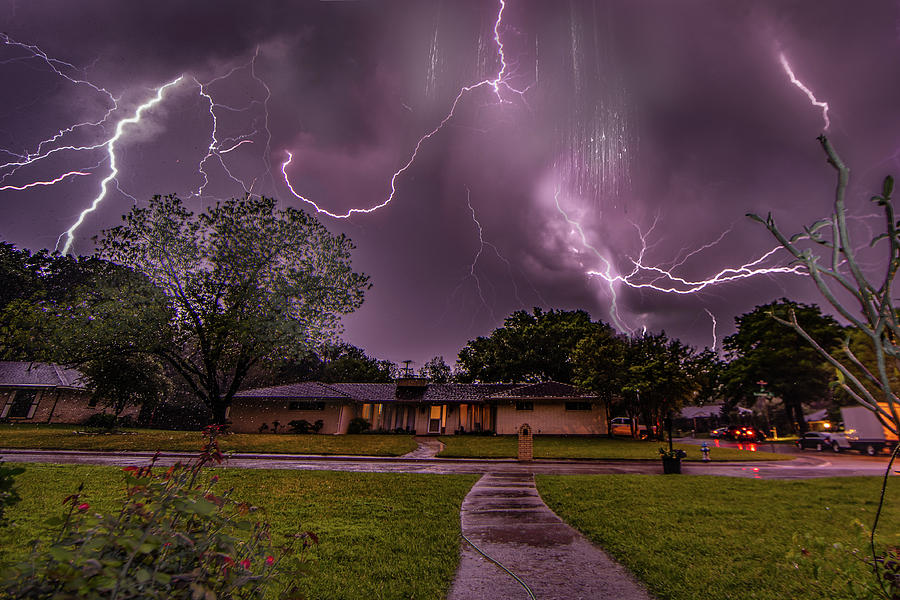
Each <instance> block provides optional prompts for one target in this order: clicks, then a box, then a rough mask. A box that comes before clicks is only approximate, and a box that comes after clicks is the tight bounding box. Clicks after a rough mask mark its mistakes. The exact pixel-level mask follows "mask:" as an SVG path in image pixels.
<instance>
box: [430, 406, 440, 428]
mask: <svg viewBox="0 0 900 600" xmlns="http://www.w3.org/2000/svg"><path fill="white" fill-rule="evenodd" d="M440 432H441V407H440V406H431V407H430V408H429V413H428V433H440Z"/></svg>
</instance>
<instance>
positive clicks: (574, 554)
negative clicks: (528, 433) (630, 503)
mask: <svg viewBox="0 0 900 600" xmlns="http://www.w3.org/2000/svg"><path fill="white" fill-rule="evenodd" d="M461 524H462V532H463V535H464V536H466V537H467V538H468V539H469V540H471V542H472V543H474V544H475V545H476V546H477V547H478V548H480V549H481V551H482V552H484V553H485V554H487V555H488V556H490V557H491V558H493V559H494V560H496V561H497V562H499V563H501V564H502V565H503V566H505V567H506V568H507V569H509V570H510V571H512V572H513V573H515V574H516V576H517V577H518V578H519V579H521V580H522V581H523V582H524V583H525V584H526V585H527V586H528V588H530V590H531V592H532V593H533V594H534V597H536V598H540V599H541V600H557V599H558V600H577V599H588V598H590V599H597V600H602V599H610V600H612V599H616V600H649V599H650V598H651V596H650V595H649V593H648V592H647V591H646V590H645V589H644V587H643V586H642V585H641V584H639V583H638V582H637V581H636V580H635V579H634V577H632V576H631V574H630V573H628V571H626V570H625V568H624V567H622V565H620V564H619V563H617V562H615V561H614V560H612V559H611V558H610V557H609V556H608V555H607V554H606V553H605V552H604V551H602V550H600V549H599V548H597V547H596V546H594V545H593V544H591V543H590V542H589V541H588V540H587V539H585V538H584V536H582V535H581V534H580V533H578V532H577V531H575V530H574V529H572V528H571V527H569V526H568V525H566V524H565V523H563V521H562V520H561V519H560V518H559V517H557V516H556V514H554V513H553V511H551V510H550V509H549V508H548V507H547V505H546V504H544V502H543V500H541V497H540V496H539V495H538V492H537V488H536V487H535V484H534V476H533V475H526V474H512V473H489V474H487V475H484V476H483V477H482V478H481V479H480V480H478V482H477V483H476V484H475V485H474V486H473V487H472V490H471V491H470V492H469V494H468V495H467V496H466V498H465V500H464V501H463V504H462V512H461ZM530 597H531V596H530V595H529V593H528V590H526V589H525V587H524V586H523V585H522V584H521V583H519V582H518V581H516V580H515V579H514V578H513V577H512V576H510V575H509V574H508V573H507V572H506V571H504V570H503V569H501V568H500V567H498V566H497V565H496V564H495V563H494V562H491V561H489V560H487V559H486V558H485V557H484V556H483V555H482V554H480V553H479V552H478V551H476V550H475V549H474V548H473V547H472V546H471V545H470V544H468V543H466V542H465V541H463V542H462V552H461V558H460V563H459V568H458V569H457V571H456V578H455V579H454V581H453V587H452V589H451V591H450V594H449V596H448V597H447V598H448V600H476V599H478V600H480V599H482V598H491V599H497V600H506V599H518V598H523V599H528V598H530Z"/></svg>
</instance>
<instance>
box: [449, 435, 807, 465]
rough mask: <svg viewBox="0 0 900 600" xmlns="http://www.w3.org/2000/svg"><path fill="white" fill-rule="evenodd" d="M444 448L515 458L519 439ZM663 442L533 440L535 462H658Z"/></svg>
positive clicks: (742, 455)
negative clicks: (550, 459) (547, 460)
mask: <svg viewBox="0 0 900 600" xmlns="http://www.w3.org/2000/svg"><path fill="white" fill-rule="evenodd" d="M440 440H441V442H443V444H444V445H445V448H444V450H443V451H442V452H440V453H439V454H438V456H440V457H442V458H451V457H452V458H515V457H516V453H517V450H518V442H517V438H516V436H512V435H500V436H478V435H458V436H445V437H441V438H440ZM660 446H667V444H664V443H662V442H646V441H638V440H631V439H626V438H616V439H612V440H611V439H609V438H606V437H562V436H549V435H547V436H543V435H542V436H534V457H535V458H593V459H610V460H659V447H660ZM675 447H676V448H681V449H683V450H684V451H685V452H687V454H688V456H687V458H686V459H685V460H695V461H699V460H702V459H703V455H702V454H701V453H700V447H699V446H694V445H691V444H675ZM710 458H711V459H712V460H714V461H732V460H740V461H746V460H790V459H791V458H792V457H790V456H785V455H783V454H774V453H771V452H748V451H745V450H737V449H735V448H713V449H712V451H711V452H710Z"/></svg>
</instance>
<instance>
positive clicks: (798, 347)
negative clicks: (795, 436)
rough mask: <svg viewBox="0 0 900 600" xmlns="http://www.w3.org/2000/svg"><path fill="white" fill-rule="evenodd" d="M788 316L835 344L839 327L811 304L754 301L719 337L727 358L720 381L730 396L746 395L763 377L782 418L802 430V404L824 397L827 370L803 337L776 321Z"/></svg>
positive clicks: (829, 345) (814, 335)
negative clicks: (727, 332)
mask: <svg viewBox="0 0 900 600" xmlns="http://www.w3.org/2000/svg"><path fill="white" fill-rule="evenodd" d="M789 315H794V318H796V320H797V322H798V323H799V324H800V325H801V326H802V327H803V329H804V331H806V332H807V334H808V335H809V336H811V337H812V338H813V339H815V340H816V343H817V344H819V345H820V346H821V347H823V348H828V349H832V350H833V349H835V348H837V347H838V346H839V344H840V339H841V336H842V329H841V326H840V325H839V324H838V323H837V321H835V320H834V319H833V318H832V317H830V316H828V315H823V314H822V313H821V311H820V310H819V307H817V306H815V305H806V304H800V303H797V302H792V301H790V300H787V299H785V298H782V299H781V300H779V301H776V302H772V303H770V304H766V305H763V306H757V307H756V308H755V309H753V311H751V312H749V313H746V314H743V315H741V316H739V317H737V318H736V319H735V323H736V325H737V332H736V333H735V334H734V335H731V336H729V337H727V338H725V340H724V342H723V347H724V348H725V350H726V352H728V355H729V358H730V359H731V360H730V363H729V365H728V368H727V370H726V373H725V383H726V386H727V389H728V391H729V393H730V394H731V395H732V396H736V397H742V398H751V397H752V395H753V393H754V392H756V391H758V389H759V385H758V382H759V381H765V382H766V388H767V389H768V391H770V392H772V393H773V394H775V395H776V396H779V397H781V399H782V401H783V402H784V408H785V412H786V416H787V420H788V422H789V423H791V424H792V426H793V427H795V428H799V429H800V431H806V421H805V420H804V419H803V403H804V402H809V401H811V400H816V399H822V398H826V397H827V396H828V390H829V381H830V380H831V377H832V369H830V368H829V367H828V364H827V363H826V362H825V360H824V359H823V358H822V356H821V355H820V354H819V353H818V352H817V351H816V350H815V349H814V348H813V347H812V346H810V345H809V344H807V343H806V341H805V339H804V338H803V336H801V335H800V334H799V333H798V332H797V331H795V330H794V329H792V328H790V327H785V326H783V325H781V324H780V323H778V322H777V320H779V319H780V320H781V321H784V320H785V319H788V318H789Z"/></svg>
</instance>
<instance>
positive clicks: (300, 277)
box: [57, 195, 369, 422]
mask: <svg viewBox="0 0 900 600" xmlns="http://www.w3.org/2000/svg"><path fill="white" fill-rule="evenodd" d="M123 220H124V224H123V225H120V226H118V227H114V228H113V229H110V230H107V231H104V232H103V235H102V237H101V238H100V240H99V241H98V243H97V245H98V254H99V256H101V257H102V258H104V259H107V260H110V261H112V262H114V263H117V264H119V265H123V266H125V267H128V268H129V269H133V270H134V272H136V273H138V274H139V275H140V276H141V277H142V278H144V279H145V280H146V282H147V284H149V287H148V288H147V289H145V292H146V294H148V295H143V294H142V293H140V291H139V290H138V289H137V287H138V286H139V285H140V284H139V283H133V285H132V286H131V287H130V288H124V287H120V288H117V289H114V290H109V289H106V290H98V291H96V292H95V293H93V294H85V295H83V296H82V297H80V298H79V302H78V303H73V304H72V305H69V306H61V307H58V308H61V309H62V310H59V311H57V316H58V317H61V318H65V317H69V318H70V320H71V321H72V322H73V323H77V324H78V327H68V328H65V329H66V332H67V335H70V336H72V337H73V338H77V339H79V340H81V341H82V343H83V345H84V346H88V345H89V344H91V343H92V344H93V345H94V346H96V347H101V348H103V349H104V350H105V351H106V352H115V351H119V352H123V353H129V354H133V353H143V354H152V355H155V356H157V357H158V358H160V359H161V360H163V361H165V362H166V363H168V364H169V365H170V366H171V367H172V368H173V369H174V371H175V372H176V373H177V374H178V375H179V376H180V377H181V378H182V379H183V380H184V382H185V383H186V384H187V386H188V387H189V389H190V390H191V392H192V393H194V394H195V395H196V396H197V397H198V398H200V400H202V401H203V403H204V404H205V405H206V406H207V407H208V408H209V409H210V410H211V411H212V413H213V416H214V419H215V420H216V421H217V422H224V420H225V411H226V408H227V407H228V406H229V404H230V403H231V398H232V397H233V395H234V394H235V392H237V390H238V389H239V388H240V386H241V383H242V382H243V381H244V379H245V377H246V376H247V374H248V373H249V372H250V370H251V369H252V368H253V367H254V365H256V364H258V363H260V362H261V361H263V360H264V359H270V360H274V359H284V358H290V357H301V356H303V355H305V354H306V353H308V352H309V350H311V349H313V348H315V347H318V346H319V345H321V344H322V343H324V342H327V341H329V340H330V339H332V338H333V336H334V335H335V333H336V332H337V331H338V330H339V325H340V316H341V315H343V314H346V313H349V312H351V311H353V310H354V309H356V308H358V307H359V306H360V304H361V303H362V301H363V294H364V292H365V290H366V289H368V287H369V285H368V278H367V277H366V276H364V275H361V274H358V273H354V272H353V271H352V269H351V268H350V251H351V250H352V249H353V245H352V244H351V242H350V240H349V239H347V238H346V237H345V236H343V235H341V236H334V235H332V234H331V233H329V232H328V230H327V229H325V227H324V226H323V225H322V224H321V223H319V222H318V221H317V220H316V219H315V218H313V217H312V216H310V215H308V214H306V213H304V212H303V211H300V210H296V209H292V208H286V209H284V210H276V207H275V200H273V199H271V198H264V197H263V198H258V199H257V198H251V197H249V196H248V197H245V198H242V199H235V200H229V201H227V202H223V203H221V204H218V205H216V206H212V207H209V208H207V209H206V210H205V211H204V212H203V213H200V214H199V215H196V216H195V215H194V214H193V213H191V212H190V211H188V210H187V209H186V208H185V207H184V206H183V204H182V202H181V200H180V199H179V198H178V197H177V196H174V195H170V196H165V197H161V196H156V197H154V198H153V199H152V200H151V202H150V203H149V205H148V206H147V207H146V208H137V207H135V208H133V209H132V210H131V212H130V213H129V214H127V215H125V216H124V217H123Z"/></svg>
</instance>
